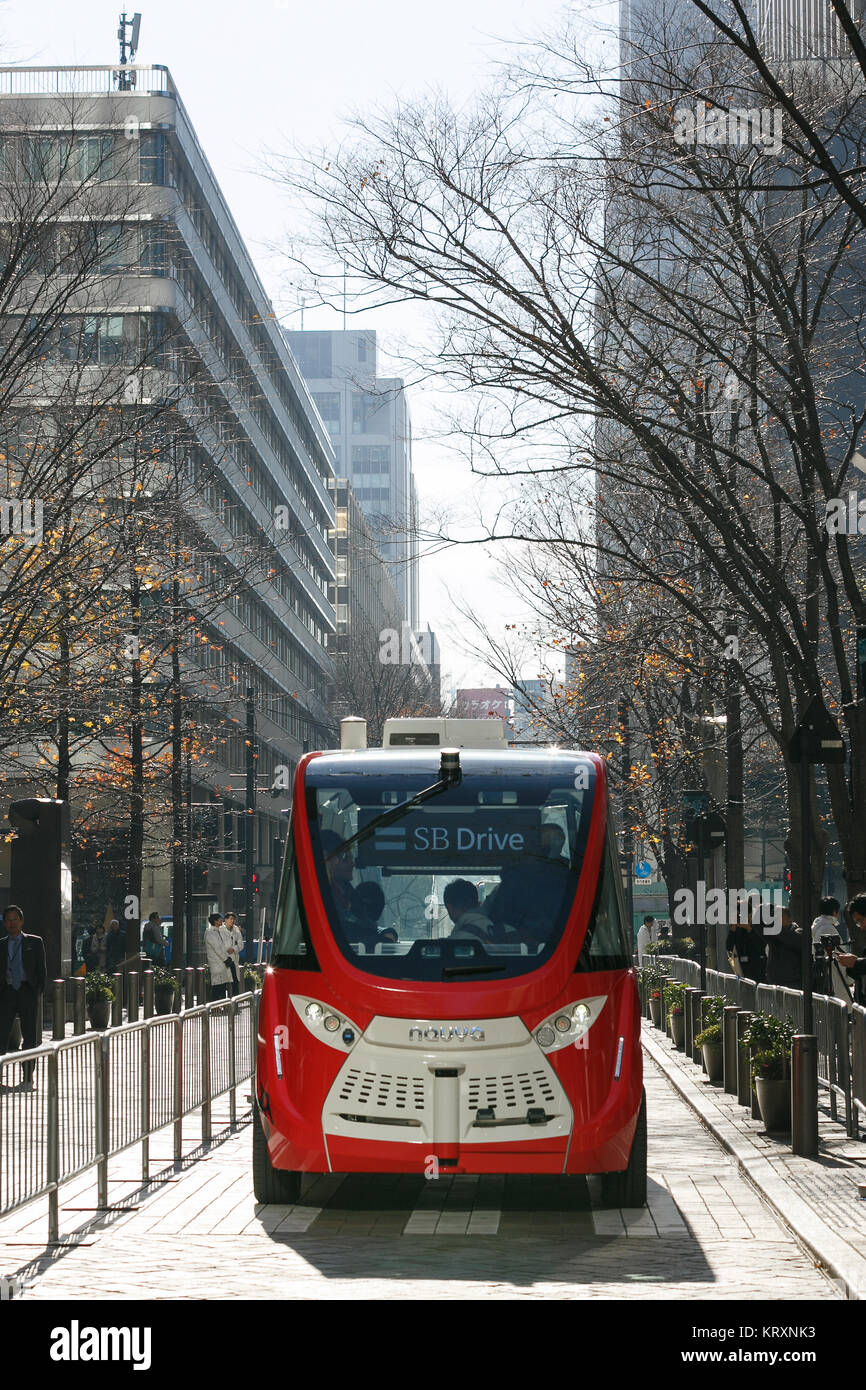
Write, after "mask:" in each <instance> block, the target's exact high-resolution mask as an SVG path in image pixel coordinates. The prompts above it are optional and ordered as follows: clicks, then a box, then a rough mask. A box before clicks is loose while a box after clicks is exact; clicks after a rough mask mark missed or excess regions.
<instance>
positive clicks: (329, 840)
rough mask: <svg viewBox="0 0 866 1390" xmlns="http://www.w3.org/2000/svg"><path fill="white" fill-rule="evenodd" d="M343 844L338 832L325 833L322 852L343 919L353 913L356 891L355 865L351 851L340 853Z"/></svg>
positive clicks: (338, 910) (326, 831)
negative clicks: (354, 881)
mask: <svg viewBox="0 0 866 1390" xmlns="http://www.w3.org/2000/svg"><path fill="white" fill-rule="evenodd" d="M342 843H343V841H342V840H341V839H340V836H339V835H338V834H337V833H336V831H334V830H325V831H323V833H322V851H323V853H324V856H325V870H326V872H327V875H328V883H329V885H330V888H331V894H332V896H333V899H334V905H335V906H336V909H337V912H338V913H339V914H340V917H341V919H342V918H343V917H345V916H346V915H347V914H348V913H350V912H351V911H352V909H353V905H354V900H355V889H354V888H353V887H352V876H353V874H354V872H355V863H354V860H353V859H352V852H351V850H344V851H343V853H342V854H340V853H339V852H338V851H339V849H340V846H341V845H342Z"/></svg>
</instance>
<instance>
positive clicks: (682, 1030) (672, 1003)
mask: <svg viewBox="0 0 866 1390" xmlns="http://www.w3.org/2000/svg"><path fill="white" fill-rule="evenodd" d="M685 994H686V986H685V985H684V984H683V982H682V980H668V982H667V984H666V985H665V990H664V997H665V1009H666V1010H667V1016H668V1023H669V1024H670V1029H671V1038H672V1039H673V1044H674V1047H677V1048H680V1050H682V1048H683V1047H684V1046H685V1041H686V1019H685V1003H684V1000H685Z"/></svg>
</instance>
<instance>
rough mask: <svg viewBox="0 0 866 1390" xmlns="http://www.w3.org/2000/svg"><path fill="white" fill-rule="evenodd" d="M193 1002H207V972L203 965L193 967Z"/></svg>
mask: <svg viewBox="0 0 866 1390" xmlns="http://www.w3.org/2000/svg"><path fill="white" fill-rule="evenodd" d="M195 1002H196V1004H199V1005H201V1004H206V1003H207V973H206V971H205V967H204V966H203V965H197V966H196V967H195Z"/></svg>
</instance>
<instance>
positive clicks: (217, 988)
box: [204, 912, 237, 1001]
mask: <svg viewBox="0 0 866 1390" xmlns="http://www.w3.org/2000/svg"><path fill="white" fill-rule="evenodd" d="M207 920H208V922H209V923H210V925H209V926H208V928H207V930H206V931H205V934H204V949H205V953H206V955H207V967H208V970H209V971H210V997H211V1001H213V1000H215V999H228V998H229V996H230V995H231V992H232V981H233V979H234V975H233V974H232V970H231V966H230V965H229V961H231V960H237V948H236V946H235V939H234V935H233V934H232V932H230V931H229V929H228V927H227V926H226V925H225V923H224V921H223V919H222V916H221V914H220V913H219V912H212V913H211V915H210V916H209V917H208V919H207ZM235 968H237V967H235Z"/></svg>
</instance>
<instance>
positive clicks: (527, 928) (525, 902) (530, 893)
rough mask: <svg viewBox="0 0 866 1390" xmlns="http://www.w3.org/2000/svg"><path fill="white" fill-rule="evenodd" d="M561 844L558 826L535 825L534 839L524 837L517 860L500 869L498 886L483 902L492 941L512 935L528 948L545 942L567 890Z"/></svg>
mask: <svg viewBox="0 0 866 1390" xmlns="http://www.w3.org/2000/svg"><path fill="white" fill-rule="evenodd" d="M564 844H565V833H564V831H563V830H562V829H561V827H560V826H558V825H556V824H554V823H553V822H549V823H546V824H544V825H539V827H538V830H537V832H536V834H535V835H533V836H532V837H531V838H530V837H529V836H527V842H526V847H525V850H524V853H523V854H522V855H521V857H520V859H518V860H516V861H515V862H514V863H512V864H506V865H505V866H504V867H503V870H502V875H501V880H500V883H499V885H498V886H497V887H496V888H494V889H493V892H492V893H490V894H488V896H487V898H486V899H485V901H484V907H485V911H487V912H488V913H489V914H490V916H491V918H492V919H493V935H494V939H495V940H508V938H509V936H510V935H512V934H514V933H516V936H517V939H519V940H522V941H525V942H527V943H528V944H530V945H531V944H533V943H534V944H536V945H543V944H544V943H545V942H546V941H547V940H548V938H549V937H550V935H551V933H552V931H553V928H554V925H555V922H556V919H557V916H558V913H559V909H560V906H561V904H562V897H563V893H564V892H565V890H566V887H567V886H568V879H567V875H568V870H569V862H568V860H567V859H566V858H565V856H564V855H562V854H561V853H560V851H561V849H562V847H563V845H564Z"/></svg>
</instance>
